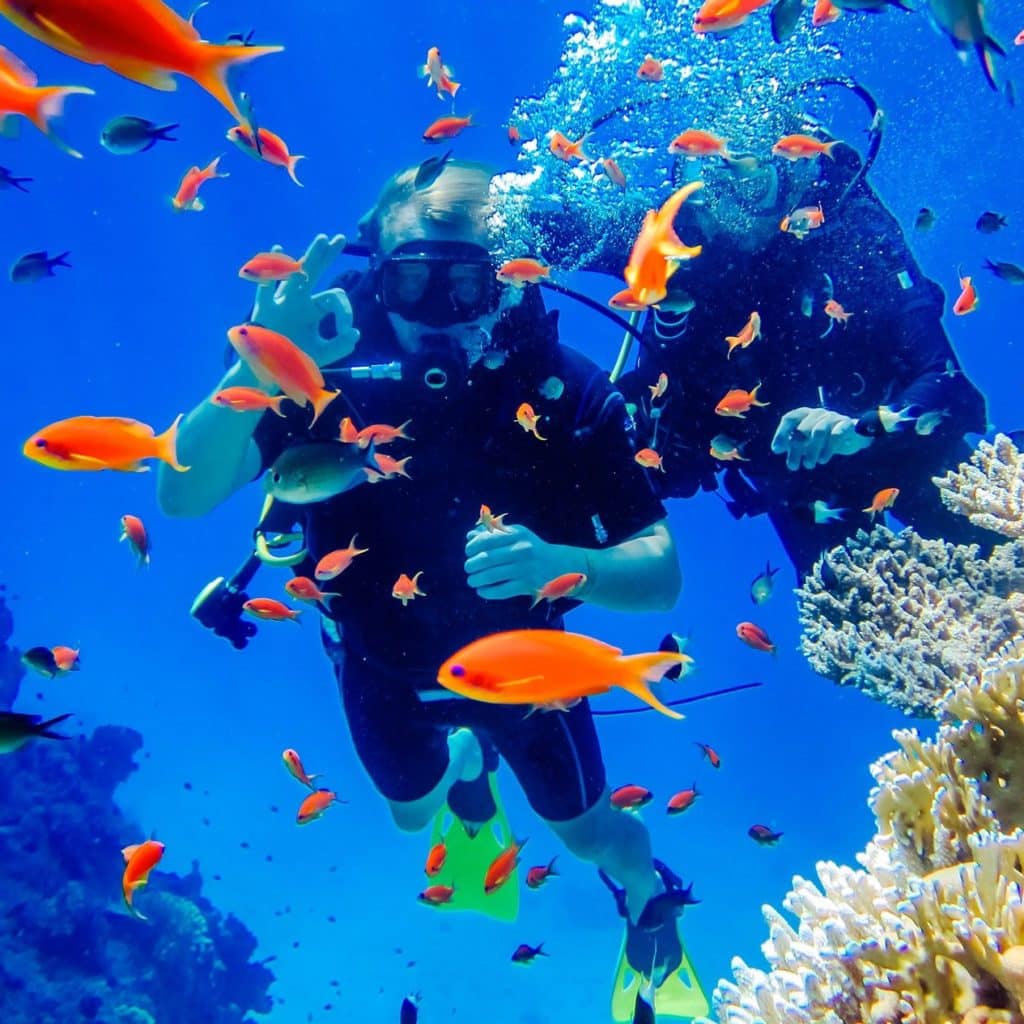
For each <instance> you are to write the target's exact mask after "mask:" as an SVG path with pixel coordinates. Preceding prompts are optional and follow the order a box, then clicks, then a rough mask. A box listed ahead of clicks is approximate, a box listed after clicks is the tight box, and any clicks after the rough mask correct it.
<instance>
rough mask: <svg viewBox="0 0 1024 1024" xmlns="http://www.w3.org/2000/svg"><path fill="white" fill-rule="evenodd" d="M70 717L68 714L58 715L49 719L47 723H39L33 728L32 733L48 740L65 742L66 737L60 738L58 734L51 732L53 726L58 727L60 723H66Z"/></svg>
mask: <svg viewBox="0 0 1024 1024" xmlns="http://www.w3.org/2000/svg"><path fill="white" fill-rule="evenodd" d="M70 717H71V713H70V712H69V713H68V714H66V715H58V716H57V717H56V718H51V719H50V720H49V721H47V722H40V723H39V724H38V725H36V726H34V727H33V729H32V732H33V733H34V734H35V735H36V736H45V737H46V738H47V739H48V740H66V739H67V738H68V737H67V736H62V735H61V734H60V733H59V732H51V731H50V730H51V729H53V727H54V726H55V725H60V723H61V722H65V721H67V720H68V719H69V718H70Z"/></svg>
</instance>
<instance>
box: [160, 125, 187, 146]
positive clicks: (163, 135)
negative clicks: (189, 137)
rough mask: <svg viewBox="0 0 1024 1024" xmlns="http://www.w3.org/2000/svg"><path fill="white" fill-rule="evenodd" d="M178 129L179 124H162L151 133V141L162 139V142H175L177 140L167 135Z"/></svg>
mask: <svg viewBox="0 0 1024 1024" xmlns="http://www.w3.org/2000/svg"><path fill="white" fill-rule="evenodd" d="M180 127H181V125H180V124H163V125H161V126H160V127H159V128H157V129H156V130H155V131H154V132H153V139H154V141H155V140H156V139H162V140H163V141H164V142H177V141H178V140H177V139H176V138H175V137H174V136H173V135H171V134H169V133H170V132H173V131H174V130H175V129H177V128H180Z"/></svg>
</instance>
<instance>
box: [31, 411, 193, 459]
mask: <svg viewBox="0 0 1024 1024" xmlns="http://www.w3.org/2000/svg"><path fill="white" fill-rule="evenodd" d="M180 422H181V416H179V417H178V418H177V419H176V420H175V421H174V422H173V423H172V424H171V425H170V427H168V428H167V430H165V431H164V433H162V434H158V435H155V436H154V433H153V428H152V427H150V426H147V425H146V424H145V423H139V421H138V420H131V419H128V418H126V417H121V416H73V417H72V418H71V419H67V420H61V421H60V422H58V423H51V424H50V426H48V427H44V428H43V429H42V430H40V431H39V433H37V434H33V435H32V436H31V437H30V438H29V439H28V440H27V441H26V442H25V446H24V447H23V448H22V454H23V455H25V457H26V458H29V459H31V460H32V461H33V462H39V463H41V464H42V465H44V466H49V467H50V468H51V469H66V470H89V471H96V470H100V469H115V470H119V471H120V472H122V473H145V472H146V471H147V470H148V469H149V467H148V466H144V465H143V460H145V459H159V460H160V461H161V462H166V463H167V465H168V466H170V467H171V468H172V469H176V470H178V472H180V473H183V472H185V470H187V469H188V466H182V465H181V464H180V463H179V462H178V457H177V454H176V453H175V442H176V439H177V436H178V424H179V423H180Z"/></svg>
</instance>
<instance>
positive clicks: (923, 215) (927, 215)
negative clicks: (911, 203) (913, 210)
mask: <svg viewBox="0 0 1024 1024" xmlns="http://www.w3.org/2000/svg"><path fill="white" fill-rule="evenodd" d="M938 219H939V218H938V217H937V216H936V214H935V211H934V210H931V209H929V208H928V207H927V206H922V207H921V209H920V210H918V211H917V217H916V218H915V219H914V227H915V228H916V229H917V230H918V231H931V229H932V228H933V227H935V222H936V221H937V220H938Z"/></svg>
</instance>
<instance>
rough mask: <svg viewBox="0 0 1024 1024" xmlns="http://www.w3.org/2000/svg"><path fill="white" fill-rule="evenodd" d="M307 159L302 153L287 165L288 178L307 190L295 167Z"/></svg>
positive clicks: (293, 157) (291, 157)
mask: <svg viewBox="0 0 1024 1024" xmlns="http://www.w3.org/2000/svg"><path fill="white" fill-rule="evenodd" d="M305 159H306V158H305V156H303V155H302V154H301V153H300V154H297V155H295V156H290V157H288V165H287V166H288V177H289V178H291V179H292V181H294V182H295V184H296V185H298V186H299V188H305V186H304V185H303V184H302V182H301V181H299V179H298V177H297V175H296V174H295V165H296V164H297V163H298V162H299V161H300V160H305ZM307 276H308V275H307Z"/></svg>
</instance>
